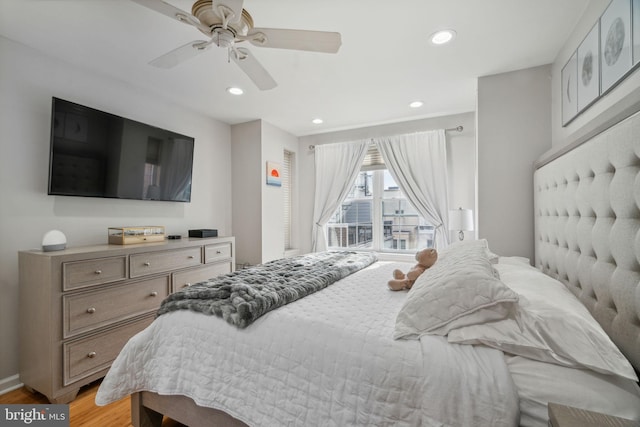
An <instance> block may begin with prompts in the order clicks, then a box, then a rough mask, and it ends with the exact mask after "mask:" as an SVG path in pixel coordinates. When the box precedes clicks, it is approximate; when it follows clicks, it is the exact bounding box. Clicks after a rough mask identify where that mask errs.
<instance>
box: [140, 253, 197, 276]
mask: <svg viewBox="0 0 640 427" xmlns="http://www.w3.org/2000/svg"><path fill="white" fill-rule="evenodd" d="M200 264H202V256H201V250H200V247H195V248H186V249H174V250H171V251H163V252H145V253H141V254H135V255H131V257H130V258H129V267H130V272H131V277H141V276H146V275H149V274H155V273H164V272H167V271H171V270H177V269H180V268H187V267H194V266H196V265H200Z"/></svg>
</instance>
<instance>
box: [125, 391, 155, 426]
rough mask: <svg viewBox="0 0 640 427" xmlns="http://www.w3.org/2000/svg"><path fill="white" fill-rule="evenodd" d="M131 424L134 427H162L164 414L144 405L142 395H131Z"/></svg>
mask: <svg viewBox="0 0 640 427" xmlns="http://www.w3.org/2000/svg"><path fill="white" fill-rule="evenodd" d="M131 424H133V426H134V427H161V426H162V414H161V413H159V412H156V411H154V410H153V409H149V408H147V407H145V406H144V405H143V404H142V394H141V393H133V394H132V395H131Z"/></svg>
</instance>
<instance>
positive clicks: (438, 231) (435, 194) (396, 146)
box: [374, 129, 449, 249]
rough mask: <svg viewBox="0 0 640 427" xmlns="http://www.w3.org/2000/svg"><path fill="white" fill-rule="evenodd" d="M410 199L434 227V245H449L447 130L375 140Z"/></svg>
mask: <svg viewBox="0 0 640 427" xmlns="http://www.w3.org/2000/svg"><path fill="white" fill-rule="evenodd" d="M374 141H375V143H376V144H377V146H378V150H380V153H381V154H382V157H383V159H384V162H385V164H386V165H387V169H388V170H389V172H390V173H391V176H393V179H395V180H396V183H397V184H398V186H399V187H400V190H401V191H402V192H403V193H404V195H405V196H406V197H407V199H408V200H409V202H411V204H412V205H413V206H414V207H415V208H416V209H417V210H418V212H420V214H421V215H422V216H423V217H424V219H426V220H427V221H428V222H429V223H431V224H432V225H433V226H435V236H434V238H435V247H436V248H437V249H444V248H446V247H447V246H448V245H449V232H448V231H447V230H448V224H447V222H448V216H447V213H448V209H449V208H448V206H449V197H448V179H447V147H446V138H445V134H444V130H443V129H440V130H435V131H428V132H418V133H413V134H406V135H398V136H392V137H384V138H376V139H374Z"/></svg>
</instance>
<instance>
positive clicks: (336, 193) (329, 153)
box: [312, 140, 369, 252]
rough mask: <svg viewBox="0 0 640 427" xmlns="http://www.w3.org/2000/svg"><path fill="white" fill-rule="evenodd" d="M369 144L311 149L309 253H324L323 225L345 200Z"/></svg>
mask: <svg viewBox="0 0 640 427" xmlns="http://www.w3.org/2000/svg"><path fill="white" fill-rule="evenodd" d="M368 146H369V141H368V140H367V141H364V140H363V141H354V142H349V143H338V144H323V145H316V147H315V150H314V151H315V153H314V154H315V166H316V193H315V203H314V208H313V236H312V251H313V252H320V251H325V250H327V239H326V228H325V226H326V224H327V222H329V219H330V218H331V215H333V213H334V212H335V211H336V209H337V208H338V206H340V204H341V203H342V201H343V200H344V199H345V197H347V194H348V193H349V190H351V187H352V186H353V183H354V182H355V180H356V177H357V176H358V172H360V167H361V166H362V161H363V160H364V156H365V154H367V147H368Z"/></svg>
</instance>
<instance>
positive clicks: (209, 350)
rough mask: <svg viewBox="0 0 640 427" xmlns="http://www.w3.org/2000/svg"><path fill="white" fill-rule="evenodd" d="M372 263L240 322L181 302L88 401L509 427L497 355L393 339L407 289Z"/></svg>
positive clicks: (326, 422)
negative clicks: (392, 286) (140, 396)
mask: <svg viewBox="0 0 640 427" xmlns="http://www.w3.org/2000/svg"><path fill="white" fill-rule="evenodd" d="M411 265H412V264H407V263H393V262H377V263H375V264H373V265H372V266H370V267H367V268H366V269H364V270H362V271H360V272H358V273H355V274H353V275H351V276H349V277H347V278H346V279H343V280H342V281H340V282H338V283H336V284H334V285H331V286H329V287H328V288H327V289H324V290H322V291H319V292H317V293H315V294H312V295H310V296H307V297H305V298H304V299H302V300H299V301H296V302H294V303H291V304H289V305H287V306H285V307H282V308H279V309H278V310H275V311H273V312H270V313H268V314H266V315H265V316H263V317H261V318H260V319H258V320H257V321H256V322H255V323H254V324H253V325H251V326H250V327H248V328H247V329H244V330H241V329H237V328H235V327H233V326H231V325H229V324H227V323H226V322H225V321H223V320H222V319H219V318H216V317H213V316H206V315H203V314H197V313H192V312H189V311H178V312H173V313H169V314H165V315H162V316H160V317H159V318H158V319H156V321H154V322H153V324H152V325H151V326H149V327H148V328H147V329H146V330H144V331H142V332H141V333H139V334H138V335H136V336H135V337H134V338H132V339H131V340H130V341H129V343H128V344H127V345H126V346H125V348H124V349H123V350H122V352H121V354H120V356H119V357H118V358H117V359H116V361H115V362H114V364H113V366H112V368H111V370H110V371H109V373H108V374H107V376H106V378H105V379H104V381H103V382H102V385H101V386H100V389H99V390H98V394H97V396H96V403H97V404H98V405H105V404H108V403H110V402H114V401H116V400H119V399H121V398H122V397H124V396H126V395H128V394H131V393H133V392H136V391H142V390H148V391H154V392H156V393H159V394H165V395H171V394H180V395H186V396H189V397H191V398H192V399H193V400H194V401H195V402H196V403H198V404H199V405H201V406H208V407H213V408H217V409H221V410H223V411H225V412H227V413H228V414H230V415H232V416H234V417H236V418H238V419H240V420H242V421H244V422H245V423H247V424H249V425H253V426H281V425H292V426H294V425H295V426H298V425H299V426H315V425H317V426H348V425H376V426H385V425H393V426H493V427H496V426H497V427H499V426H515V425H517V424H518V418H519V414H518V398H517V392H516V390H515V387H514V385H513V382H512V379H511V377H510V374H509V371H508V369H507V366H506V363H505V362H504V359H503V355H502V352H500V351H498V350H494V349H490V348H485V347H482V346H479V347H475V346H469V345H456V344H449V343H447V342H446V338H443V337H436V336H426V337H423V338H421V339H420V340H419V341H418V340H410V341H404V340H393V338H392V337H393V330H394V325H395V318H396V315H397V313H398V310H399V309H400V307H401V305H402V303H403V301H404V299H405V298H406V295H407V293H406V292H393V291H390V290H389V289H388V288H387V286H386V281H387V280H388V279H389V278H391V272H392V271H393V269H394V268H401V269H403V270H404V271H406V270H407V269H408V268H409V267H411Z"/></svg>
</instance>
